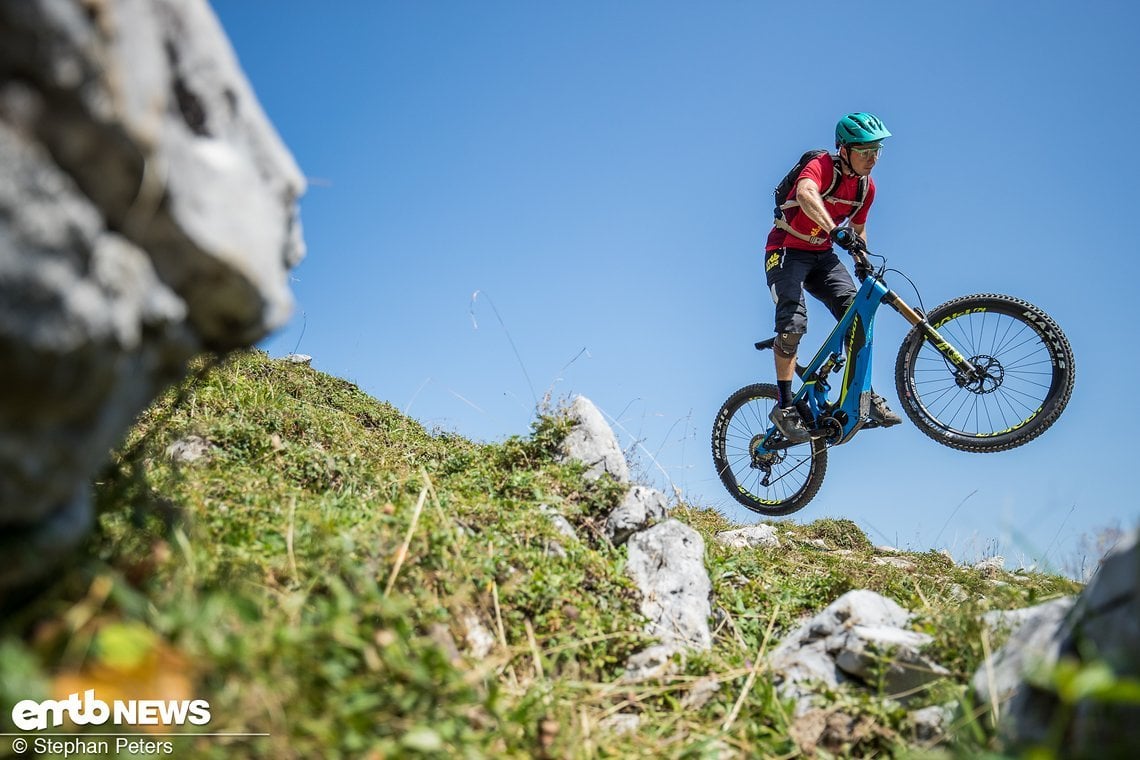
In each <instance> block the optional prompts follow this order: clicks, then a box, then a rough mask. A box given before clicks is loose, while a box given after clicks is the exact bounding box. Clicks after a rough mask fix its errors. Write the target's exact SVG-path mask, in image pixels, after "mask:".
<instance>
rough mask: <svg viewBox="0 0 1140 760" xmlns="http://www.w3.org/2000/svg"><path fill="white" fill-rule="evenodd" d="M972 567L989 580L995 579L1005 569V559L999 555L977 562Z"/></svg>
mask: <svg viewBox="0 0 1140 760" xmlns="http://www.w3.org/2000/svg"><path fill="white" fill-rule="evenodd" d="M971 567H973V568H974V569H975V570H977V571H978V572H980V573H981V574H982V575H984V576H986V577H987V578H993V577H995V576H997V575H998V574H1000V573H1001V572H1002V571H1003V570H1004V569H1005V557H1003V556H1001V555H1000V554H999V555H997V556H994V557H989V558H987V559H983V560H982V561H981V562H975V563H974V564H973V565H971Z"/></svg>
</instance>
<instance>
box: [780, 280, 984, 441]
mask: <svg viewBox="0 0 1140 760" xmlns="http://www.w3.org/2000/svg"><path fill="white" fill-rule="evenodd" d="M880 304H887V305H888V306H890V307H891V308H893V309H894V310H895V311H897V312H899V314H901V315H902V316H903V318H904V319H906V321H908V322H910V323H911V324H912V325H915V326H921V328H922V330H923V331H924V332H925V333H926V335H927V338H928V339H929V340H930V341H931V343H932V344H933V345H934V347H935V348H937V349H938V351H939V352H940V353H941V354H942V355H943V356H944V357H946V360H947V361H948V362H950V363H951V364H953V365H954V366H955V367H956V369H957V370H958V374H959V377H960V378H962V380H961V381H960V382H963V383H964V382H966V381H968V380H969V379H970V378H972V377H973V376H974V374H975V370H974V367H973V365H972V364H970V362H969V361H967V360H966V358H965V357H963V356H962V354H961V353H959V352H958V350H957V349H955V348H954V347H953V346H952V345H950V343H949V342H948V341H946V339H945V338H943V337H942V336H941V335H940V334H939V333H938V331H937V330H936V329H935V328H934V327H932V326H931V325H930V323H929V322H927V321H926V318H925V317H924V316H923V315H922V314H921V313H920V312H918V311H917V310H915V309H912V308H911V307H910V306H908V305H907V304H906V303H904V302H903V300H902V299H901V298H899V297H898V294H896V293H895V292H894V291H892V290H891V289H890V288H888V287H887V285H886V282H885V281H884V280H883V270H882V269H880V270H879V271H878V272H875V273H873V274H870V275H868V276H867V277H866V278H865V279H864V280H863V283H862V286H861V287H860V288H859V290H858V292H856V294H855V297H854V299H853V300H852V301H851V304H850V305H849V306H848V307H847V311H846V312H844V314H843V316H842V317H841V318H840V319H839V321H838V322H837V323H836V325H835V329H833V330H832V331H831V334H830V335H829V336H828V337H827V340H825V341H824V343H823V345H822V346H821V347H820V349H819V351H817V352H816V355H815V358H813V359H812V360H811V362H810V363H809V364H808V365H807V368H806V369H805V370H804V371H803V372H800V379H801V380H803V385H802V386H800V389H799V392H798V393H796V395H795V398H794V403H797V404H799V402H805V403H806V404H807V407H808V409H810V410H811V414H812V416H813V418H814V419H815V420H816V421H817V429H815V430H813V431H812V437H813V438H819V437H825V438H827V441H828V443H829V444H831V445H833V446H834V445H839V444H841V443H846V442H847V441H849V440H851V438H852V437H853V436H854V435H855V434H856V433H858V432H859V430H860V428H862V427H863V426H864V425H866V424H867V423H868V422H870V417H869V416H868V415H869V410H870V404H871V346H872V343H873V336H874V327H875V313H876V312H877V311H878V310H879V305H880ZM840 371H841V372H842V378H841V379H840V381H839V398H838V400H837V401H835V402H831V401H830V400H829V395H830V391H831V383H830V382H829V380H828V379H829V377H830V376H831V375H832V374H833V373H834V372H840ZM820 420H827V421H828V422H827V423H826V427H823V428H822V429H821V426H819V425H818V421H820ZM831 420H834V422H831ZM775 434H776V428H775V426H772V427H770V428H768V433H767V435H765V436H764V440H763V441H761V443H760V446H761V447H762V448H764V449H768V450H778V449H782V448H787V447H788V444H787V443H785V442H783V441H780V442H776V441H773V440H772V439H773V436H774V435H775ZM769 443H773V444H774V445H772V446H771V447H769Z"/></svg>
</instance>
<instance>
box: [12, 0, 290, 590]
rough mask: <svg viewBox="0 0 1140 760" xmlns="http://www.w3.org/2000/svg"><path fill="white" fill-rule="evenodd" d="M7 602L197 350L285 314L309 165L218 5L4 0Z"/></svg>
mask: <svg viewBox="0 0 1140 760" xmlns="http://www.w3.org/2000/svg"><path fill="white" fill-rule="evenodd" d="M0 166H3V167H4V171H3V172H2V173H0V304H2V306H0V354H2V355H3V356H4V371H3V372H2V373H0V556H3V557H4V558H5V561H4V563H3V564H4V567H3V568H2V569H0V601H2V600H3V598H4V597H5V595H6V593H7V592H6V589H11V588H13V587H15V586H18V585H24V584H27V583H31V582H33V581H35V580H36V579H38V578H41V577H43V576H45V575H47V574H48V573H50V572H51V570H52V568H53V567H54V566H55V564H56V563H57V562H58V561H59V560H61V559H62V558H63V557H65V556H67V554H69V553H70V551H71V550H72V549H73V547H75V546H77V545H78V544H79V543H80V542H81V541H82V539H83V538H84V536H85V535H86V533H87V531H88V529H89V528H90V525H91V523H92V519H93V517H92V507H91V499H90V494H89V488H88V483H90V482H91V480H92V478H93V476H94V475H95V474H96V473H97V472H98V470H99V468H100V467H101V466H102V465H103V464H104V462H105V461H106V459H107V453H108V452H109V451H110V450H112V449H113V448H114V447H115V446H116V445H117V444H118V443H119V441H120V440H121V439H122V437H123V435H124V433H125V431H126V430H127V428H128V427H129V426H130V424H131V423H132V422H133V420H134V419H135V417H136V416H137V415H138V413H139V412H140V411H141V410H142V409H144V408H145V407H146V406H147V405H148V404H149V403H150V402H151V400H152V399H153V398H154V397H155V396H156V395H157V394H158V393H159V392H161V391H162V390H163V389H164V388H165V387H166V386H168V385H169V384H170V383H172V382H174V381H176V380H178V379H180V378H181V377H182V376H183V375H184V374H185V370H186V364H187V361H188V360H189V359H190V358H191V357H192V356H193V355H195V354H196V353H199V352H201V351H202V350H203V349H207V350H221V351H224V350H230V349H234V348H239V347H243V346H248V345H251V344H253V343H254V342H256V341H258V340H260V339H261V338H262V337H264V336H265V335H266V334H268V332H269V331H271V330H273V329H274V328H276V327H278V326H280V325H281V324H283V322H284V321H285V319H286V318H287V317H288V315H289V313H290V309H291V303H292V301H291V296H290V292H289V288H288V271H289V269H290V268H291V267H292V266H294V265H296V264H297V263H298V261H299V260H300V258H301V257H302V255H303V253H304V247H303V244H302V241H301V230H300V223H299V217H298V206H297V199H298V197H299V196H300V194H301V193H302V191H303V189H304V180H303V178H302V176H301V174H300V172H299V170H298V169H297V167H296V165H295V163H294V162H293V159H292V157H291V156H290V155H289V153H288V151H287V150H286V149H285V147H284V145H283V144H282V143H281V141H280V139H279V138H278V136H277V134H276V133H275V132H274V131H273V129H272V127H271V126H270V124H269V122H268V120H267V119H266V118H265V115H264V114H263V112H262V111H261V108H260V106H259V104H258V103H257V100H256V98H255V97H254V95H253V92H252V90H251V88H250V86H249V84H248V82H247V81H246V79H245V77H244V75H243V74H242V72H241V69H240V67H239V65H238V63H237V60H236V58H235V56H234V54H233V51H232V50H231V48H230V46H229V43H228V41H227V40H226V37H225V35H224V33H223V31H222V29H221V27H220V25H219V24H218V21H217V19H216V18H215V16H214V14H213V12H212V11H211V9H210V6H209V4H208V3H207V2H206V0H153V1H150V2H144V1H143V0H105V1H103V2H97V3H92V2H82V1H81V0H21V1H20V2H5V3H0Z"/></svg>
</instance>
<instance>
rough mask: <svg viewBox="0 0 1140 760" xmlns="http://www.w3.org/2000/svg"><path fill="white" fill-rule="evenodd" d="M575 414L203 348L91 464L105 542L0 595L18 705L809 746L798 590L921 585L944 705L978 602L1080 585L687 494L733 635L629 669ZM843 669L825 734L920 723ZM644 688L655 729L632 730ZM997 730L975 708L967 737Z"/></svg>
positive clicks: (333, 741) (605, 494)
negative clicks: (370, 386)
mask: <svg viewBox="0 0 1140 760" xmlns="http://www.w3.org/2000/svg"><path fill="white" fill-rule="evenodd" d="M564 434H565V423H564V422H561V421H559V420H558V419H557V418H549V417H548V418H542V419H540V420H539V421H538V422H536V423H535V427H534V430H533V433H532V434H531V435H530V436H528V437H527V438H525V439H523V438H516V439H510V440H508V441H506V442H503V443H501V444H493V445H484V444H476V443H472V442H471V441H468V440H465V439H463V438H461V437H458V436H454V435H447V434H431V433H429V432H427V431H425V430H424V429H423V428H422V427H421V426H420V425H418V424H417V423H416V422H414V421H412V420H410V419H408V418H406V417H405V416H403V415H402V414H400V413H399V412H398V411H397V410H396V409H395V408H393V407H392V406H390V405H388V404H386V403H383V402H378V401H376V400H374V399H371V398H369V397H368V396H366V395H365V394H364V393H362V392H361V391H360V390H359V389H357V388H356V387H355V386H353V385H352V384H350V383H348V382H345V381H343V380H340V379H337V378H334V377H330V376H328V375H325V374H322V373H320V372H317V371H314V370H312V369H310V368H308V367H305V366H300V365H294V364H289V363H284V362H278V361H272V360H270V359H269V358H267V357H266V356H265V355H264V354H261V353H258V352H250V353H243V354H240V355H235V356H233V357H231V358H230V359H229V360H228V361H227V362H225V363H224V364H223V365H221V366H218V367H213V368H209V369H208V370H205V369H204V371H203V373H202V374H201V375H200V376H196V377H195V378H193V379H191V380H188V381H187V382H186V383H184V385H183V386H182V387H180V388H175V389H172V390H171V391H170V392H169V393H167V394H166V395H165V396H164V397H163V398H162V399H160V400H159V401H158V402H156V403H155V404H154V405H153V407H152V408H151V409H149V410H148V411H147V412H146V413H145V414H143V415H142V416H141V417H140V419H139V420H138V423H137V424H136V426H135V427H134V429H133V430H132V432H131V434H130V437H129V439H128V440H127V441H126V442H125V443H124V445H123V447H122V449H121V450H120V451H119V452H118V453H117V454H116V457H115V461H114V463H113V465H112V466H111V467H109V468H108V470H107V472H106V473H105V474H104V476H103V477H101V478H100V480H99V482H98V483H97V484H96V496H97V502H98V506H99V521H98V528H97V531H96V533H95V534H94V536H93V537H92V539H91V541H90V546H89V550H88V552H87V553H86V555H85V556H84V557H83V558H81V559H77V561H76V563H75V564H74V565H73V566H72V567H70V568H67V569H66V570H65V571H64V572H61V573H60V574H59V577H58V579H57V581H56V583H55V584H54V585H53V587H52V588H51V589H49V591H48V592H47V593H45V594H43V595H41V596H39V597H37V598H36V599H35V600H34V601H33V602H31V603H29V604H26V605H24V606H23V607H22V608H20V609H18V610H9V611H6V612H5V614H4V617H3V620H2V622H0V722H2V723H3V724H4V725H5V726H10V723H9V720H8V719H9V716H10V713H11V707H12V705H13V704H14V703H15V702H17V701H19V700H21V699H37V700H41V699H47V698H52V697H55V698H60V697H66V695H67V694H68V693H71V692H72V691H82V690H84V689H89V688H94V689H96V690H97V692H98V693H99V695H100V696H102V697H103V698H108V697H109V696H110V695H114V697H115V698H121V699H144V698H155V699H165V700H178V699H195V698H203V699H206V700H208V701H209V705H210V714H211V721H210V722H209V724H208V726H204V727H194V726H189V727H187V729H186V731H187V732H188V733H191V732H194V731H198V732H205V731H208V732H211V733H228V734H265V735H263V736H227V737H218V736H211V737H199V738H193V737H176V738H163V739H162V740H164V741H170V742H171V743H172V746H173V749H174V755H175V756H177V757H203V758H222V757H226V758H229V757H266V758H315V757H322V758H341V757H343V758H349V757H352V758H357V757H360V758H385V757H417V756H424V757H432V756H434V757H472V758H477V757H489V756H495V757H575V758H578V757H581V758H588V757H621V758H626V757H691V758H703V757H710V758H711V757H732V756H737V753H739V756H749V757H751V756H772V757H775V756H787V757H791V756H794V755H796V754H799V753H800V749H799V748H798V747H797V744H796V741H795V739H794V736H795V735H796V732H797V727H796V725H795V721H794V720H793V719H792V717H791V713H790V709H789V705H787V704H781V702H780V701H779V700H778V699H777V697H776V695H775V692H774V689H773V687H772V685H771V683H770V679H769V678H767V677H766V675H765V673H764V670H763V667H762V655H763V652H764V651H766V650H767V649H770V648H771V647H772V646H773V645H774V643H775V642H776V641H778V639H779V637H780V635H781V634H782V633H783V632H785V631H787V630H788V629H790V628H791V627H793V626H794V625H795V624H796V623H797V622H798V621H799V620H800V619H801V618H802V616H803V615H805V614H807V613H810V612H814V611H817V610H818V609H820V608H822V607H823V606H825V605H826V604H828V603H830V602H831V601H833V600H834V599H835V598H836V597H838V596H839V595H840V594H842V593H843V592H845V591H848V590H850V589H855V588H869V589H872V590H875V591H878V592H880V593H883V594H886V595H887V596H890V597H891V598H893V599H895V600H896V601H898V602H899V603H900V604H902V605H903V606H904V607H907V608H908V609H911V610H914V611H915V612H916V613H917V618H916V627H917V628H918V629H920V630H924V631H926V632H928V633H930V634H932V635H933V636H934V637H935V644H934V645H933V647H932V648H931V650H930V651H931V653H932V654H933V655H934V657H935V659H937V660H938V661H940V662H941V663H942V664H944V665H945V666H947V667H948V668H950V669H951V671H952V673H953V676H952V678H950V679H946V680H945V681H944V682H942V683H940V684H938V685H936V686H935V687H934V688H933V689H932V690H931V691H930V692H928V693H927V694H924V695H921V696H920V697H919V701H918V704H919V705H922V704H938V703H941V702H944V701H946V700H947V699H950V698H955V697H960V696H962V695H963V694H964V693H965V688H964V687H965V684H966V682H967V680H968V678H969V676H970V675H971V674H972V672H973V670H974V669H975V668H976V667H977V665H978V663H979V662H980V661H981V658H982V655H983V644H984V642H983V636H982V632H981V629H980V627H979V623H978V615H979V614H980V613H981V612H982V611H984V610H986V609H1009V608H1015V607H1023V606H1027V605H1030V604H1034V603H1037V602H1040V601H1043V600H1046V599H1048V598H1052V597H1055V596H1058V595H1061V594H1068V593H1073V592H1074V591H1075V590H1076V589H1075V586H1074V585H1073V584H1072V583H1070V582H1069V581H1066V580H1064V579H1061V578H1058V577H1052V576H1044V575H1037V574H1027V575H1018V576H1016V577H1015V576H1006V577H1005V580H1006V581H1007V584H1006V585H996V586H995V585H994V584H993V583H992V582H991V581H990V580H987V579H986V578H983V577H982V576H981V575H980V574H979V573H977V572H975V571H973V570H969V569H964V568H961V567H958V566H956V565H954V564H953V563H952V562H951V561H950V560H949V559H947V558H945V557H944V556H942V555H940V554H937V553H929V554H907V555H904V556H905V557H906V558H907V559H908V560H910V561H911V562H913V563H914V565H915V567H916V568H917V569H915V570H900V569H897V568H894V567H890V566H883V565H878V564H875V563H874V562H873V561H872V558H873V557H874V556H875V550H874V549H873V547H872V546H871V545H870V543H869V542H868V540H867V539H866V537H865V536H863V534H862V533H861V532H860V531H859V530H858V528H857V527H855V526H854V524H852V523H850V522H847V521H842V520H839V521H836V520H820V521H816V522H814V523H811V524H807V525H796V524H794V523H789V522H784V523H780V525H781V530H782V531H784V532H785V534H786V535H785V538H784V542H783V543H784V545H783V547H782V548H780V549H778V550H764V551H742V550H729V549H726V548H724V547H722V546H720V545H719V544H717V543H716V542H715V541H714V540H713V536H714V534H715V533H716V532H717V531H719V530H724V529H727V528H731V527H736V526H733V525H730V524H729V523H728V522H727V521H726V520H725V519H724V518H723V517H722V516H720V515H719V514H718V513H716V512H714V511H712V510H707V509H700V508H699V507H696V506H692V505H684V504H682V505H680V506H678V507H677V508H676V509H674V511H673V516H674V517H676V518H678V519H680V520H682V521H684V522H686V523H688V524H690V525H692V526H693V527H694V528H696V529H697V530H698V531H700V532H701V533H702V534H703V536H704V538H705V542H706V547H707V551H706V553H707V565H708V568H709V574H710V577H711V578H712V581H713V587H714V595H715V596H714V609H715V611H716V614H715V623H716V640H715V645H714V648H713V649H712V651H710V652H708V653H703V654H699V655H695V656H691V657H689V658H688V659H687V661H686V662H684V663H678V671H677V674H676V675H675V676H673V677H670V678H667V679H664V680H662V681H657V682H652V683H648V684H638V685H627V684H622V683H621V682H620V676H621V674H622V671H623V664H624V662H625V660H626V658H627V657H628V656H629V655H630V654H632V653H633V652H636V651H638V650H640V649H642V648H644V647H645V646H647V645H649V644H650V643H652V642H651V640H649V639H647V638H646V637H645V636H644V635H643V633H642V621H641V619H640V617H639V614H638V611H637V609H638V594H637V592H636V590H635V589H634V588H633V587H632V586H631V584H630V582H629V581H628V580H627V579H626V578H625V576H624V574H623V566H624V562H625V549H624V548H618V549H615V548H613V547H611V546H609V545H608V544H607V543H606V542H605V540H604V539H603V538H602V537H601V532H600V522H601V520H602V519H604V517H605V515H606V514H607V513H608V511H609V510H610V509H612V508H613V507H614V506H616V505H617V503H618V502H619V501H620V498H621V496H622V495H623V492H624V488H623V487H621V486H618V485H617V484H614V483H612V482H610V481H609V480H608V479H605V480H603V481H602V482H599V483H590V482H587V481H585V480H583V479H582V478H581V468H580V467H578V466H574V465H559V464H556V463H554V460H553V453H554V451H555V448H556V446H557V443H558V441H559V440H560V437H561V436H562V435H564ZM191 435H196V436H200V437H201V438H204V439H205V440H206V441H208V443H209V450H208V453H207V454H206V456H204V457H203V458H201V459H199V460H197V461H194V462H188V463H180V464H178V463H174V462H172V461H171V458H170V457H169V456H168V455H167V453H166V451H167V447H168V446H169V445H170V444H172V443H173V442H175V441H178V440H182V439H185V438H186V437H188V436H191ZM542 504H546V505H550V506H551V507H554V508H555V509H556V510H558V511H559V512H560V513H561V514H563V515H564V516H565V517H567V518H568V519H569V520H570V522H571V523H572V524H573V525H574V527H575V529H576V530H577V533H578V536H579V538H580V540H579V541H573V540H568V539H566V538H564V537H562V536H560V535H559V534H558V533H557V531H556V530H555V529H554V526H553V525H552V524H551V522H550V521H549V519H547V518H546V517H545V516H544V515H543V514H542V513H541V512H540V511H539V506H540V505H542ZM814 539H822V546H823V547H826V549H824V548H821V545H820V542H819V541H817V540H814ZM554 544H558V545H559V546H561V547H562V550H563V551H562V552H558V551H556V550H555V547H554V546H553V545H554ZM955 587H957V589H960V590H961V591H964V592H965V597H966V601H961V596H962V594H961V592H960V591H956V590H955ZM471 620H478V621H479V623H480V626H481V628H482V629H484V630H485V631H486V632H487V633H489V634H490V637H491V638H492V639H493V643H494V646H493V648H492V649H491V651H490V653H489V654H487V655H486V656H485V657H482V658H475V657H471V656H470V655H469V650H470V647H469V646H468V643H467V641H466V636H467V634H468V628H469V626H468V621H471ZM985 643H986V645H989V646H992V645H994V643H995V642H985ZM707 689H715V691H712V692H711V697H708V698H707V701H704V702H703V704H701V700H699V699H697V695H698V694H701V693H704V694H705V695H706V697H707V695H708V692H707V691H706V690H707ZM832 696H833V700H834V703H835V705H836V706H837V709H839V708H842V709H843V710H844V711H845V712H846V713H847V714H849V715H852V716H855V717H856V718H857V721H856V723H857V724H858V725H857V726H855V728H854V729H853V730H852V731H850V732H848V733H847V734H846V735H842V736H838V737H836V738H835V739H834V740H833V741H832V743H831V744H830V746H829V747H828V748H827V749H826V750H823V749H821V750H819V752H821V753H822V754H824V755H826V754H828V753H829V752H830V753H835V754H840V755H871V754H879V755H883V754H887V755H898V754H903V753H907V752H909V751H911V750H912V749H914V748H915V747H917V744H916V742H915V741H914V738H913V736H912V730H911V728H910V726H909V724H908V722H907V718H906V713H905V711H904V710H902V709H901V708H899V707H897V706H896V705H895V704H894V703H892V702H890V701H887V700H883V699H881V698H880V697H881V695H876V694H874V693H873V692H870V691H865V690H864V691H854V690H844V691H841V692H840V693H837V694H834V695H832ZM912 707H913V706H912ZM631 713H636V714H639V715H640V719H641V720H640V728H639V729H638V730H637V731H635V732H630V733H624V734H623V733H621V732H620V731H617V730H614V729H613V726H614V721H616V720H618V719H619V718H620V716H621V715H623V714H631ZM614 716H618V717H617V718H615V717H614ZM66 728H67V727H65V728H63V729H59V730H66ZM3 730H7V731H10V730H12V729H11V728H10V727H6V728H4V729H3ZM989 742H990V738H989V737H988V735H987V734H986V733H985V731H984V730H983V729H982V728H981V727H980V724H979V722H967V723H966V725H965V728H964V730H962V731H960V732H959V745H958V751H960V752H962V753H965V754H974V753H976V752H978V751H981V750H982V749H983V748H985V746H986V745H987V744H988V743H989ZM6 749H7V746H6V744H5V745H0V755H2V754H3V752H5V751H6ZM112 754H113V753H112ZM87 756H92V755H87ZM136 756H137V755H136Z"/></svg>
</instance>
